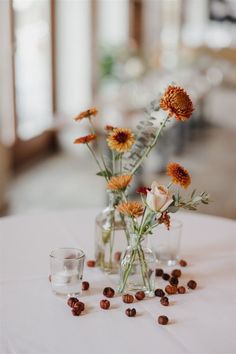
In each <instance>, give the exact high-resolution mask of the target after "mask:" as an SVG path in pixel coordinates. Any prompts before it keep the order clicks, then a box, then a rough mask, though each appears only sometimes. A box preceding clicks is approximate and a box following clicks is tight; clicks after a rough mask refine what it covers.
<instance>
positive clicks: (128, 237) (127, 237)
mask: <svg viewBox="0 0 236 354" xmlns="http://www.w3.org/2000/svg"><path fill="white" fill-rule="evenodd" d="M119 214H120V218H121V222H122V224H123V227H124V231H125V236H126V240H127V244H128V245H129V239H130V236H129V232H128V230H127V228H126V223H125V217H124V215H123V214H122V213H119Z"/></svg>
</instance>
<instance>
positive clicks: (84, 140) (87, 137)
mask: <svg viewBox="0 0 236 354" xmlns="http://www.w3.org/2000/svg"><path fill="white" fill-rule="evenodd" d="M96 137H97V136H96V135H95V134H89V135H85V136H81V137H80V138H77V139H75V141H74V144H88V143H89V142H90V141H92V140H95V139H96Z"/></svg>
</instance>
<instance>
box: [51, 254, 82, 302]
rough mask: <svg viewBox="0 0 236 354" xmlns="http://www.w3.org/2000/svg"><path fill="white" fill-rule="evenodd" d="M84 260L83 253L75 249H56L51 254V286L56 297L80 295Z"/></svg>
mask: <svg viewBox="0 0 236 354" xmlns="http://www.w3.org/2000/svg"><path fill="white" fill-rule="evenodd" d="M84 259H85V254H84V252H83V251H82V250H80V249H77V248H57V249H54V250H53V251H52V252H51V254H50V267H51V286H52V291H53V292H54V293H55V294H56V295H59V296H64V297H65V296H78V295H79V294H80V292H81V282H82V278H83V269H84Z"/></svg>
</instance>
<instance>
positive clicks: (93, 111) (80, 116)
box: [74, 107, 98, 121]
mask: <svg viewBox="0 0 236 354" xmlns="http://www.w3.org/2000/svg"><path fill="white" fill-rule="evenodd" d="M97 113H98V110H97V108H95V107H92V108H89V109H87V111H83V112H81V113H80V114H78V115H77V116H76V117H75V118H74V120H76V121H80V120H82V119H84V118H90V117H91V116H96V115H97Z"/></svg>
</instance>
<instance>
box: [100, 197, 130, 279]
mask: <svg viewBox="0 0 236 354" xmlns="http://www.w3.org/2000/svg"><path fill="white" fill-rule="evenodd" d="M119 202H120V197H119V196H118V195H117V194H116V193H114V192H108V206H107V207H106V208H105V209H104V210H103V211H102V212H101V213H100V214H99V215H98V216H97V217H96V222H95V223H96V225H95V259H96V264H97V266H98V267H100V268H101V269H102V270H103V271H104V272H106V273H114V274H116V273H118V271H119V267H120V260H121V255H122V252H124V250H125V249H126V247H127V245H128V242H129V236H128V232H127V231H126V228H125V219H124V216H123V215H121V214H120V213H119V212H118V211H117V210H116V206H117V205H118V204H119Z"/></svg>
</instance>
